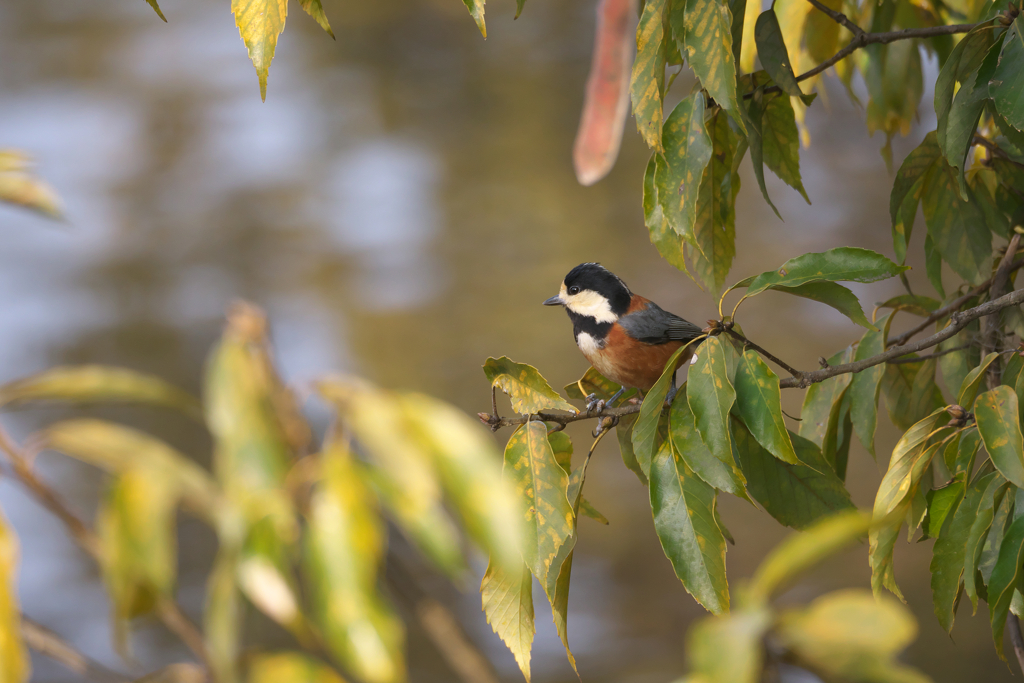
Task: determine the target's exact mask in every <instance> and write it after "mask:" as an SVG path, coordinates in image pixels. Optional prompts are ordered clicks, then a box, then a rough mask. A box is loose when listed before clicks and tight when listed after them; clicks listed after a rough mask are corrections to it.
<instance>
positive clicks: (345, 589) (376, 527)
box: [304, 438, 405, 683]
mask: <svg viewBox="0 0 1024 683" xmlns="http://www.w3.org/2000/svg"><path fill="white" fill-rule="evenodd" d="M321 467H322V474H321V479H320V481H319V482H318V484H317V486H316V488H315V489H314V490H313V493H312V496H311V498H310V503H309V529H308V533H307V534H306V536H305V541H306V547H305V558H304V575H305V576H306V577H308V585H309V597H310V604H311V606H312V608H313V609H312V611H313V616H314V618H315V619H316V621H317V623H318V624H319V627H320V630H321V633H322V635H323V639H324V642H325V643H326V646H327V649H328V650H329V651H330V652H331V654H332V655H333V656H334V657H336V658H337V659H338V661H339V662H341V663H342V664H343V665H344V666H345V668H346V669H347V670H349V671H351V672H352V673H353V674H355V675H356V676H358V677H359V678H360V679H362V680H364V681H367V682H368V683H392V682H394V681H400V680H403V679H404V678H405V662H404V657H403V645H404V642H403V641H404V634H403V628H402V622H401V620H399V619H398V617H397V616H396V615H395V614H394V612H393V611H392V609H391V607H390V605H389V604H388V603H387V601H386V600H385V599H384V597H383V596H382V595H381V594H380V592H379V591H378V589H377V584H378V581H379V580H380V578H381V576H380V571H381V562H382V560H383V553H384V548H385V545H384V544H385V543H386V540H385V529H384V526H383V523H382V521H381V519H380V516H379V513H378V510H377V506H376V500H375V498H374V496H373V492H372V491H371V490H370V488H369V486H368V485H367V483H366V481H365V478H364V476H363V475H362V473H361V472H360V469H359V467H358V465H357V463H356V461H355V459H354V458H353V456H352V454H351V453H350V452H349V450H348V448H347V447H346V444H345V442H344V441H343V440H342V439H341V438H332V439H330V440H329V441H328V442H327V443H326V444H325V445H324V452H323V454H322V455H321Z"/></svg>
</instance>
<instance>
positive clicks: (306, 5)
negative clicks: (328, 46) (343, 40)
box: [299, 0, 334, 38]
mask: <svg viewBox="0 0 1024 683" xmlns="http://www.w3.org/2000/svg"><path fill="white" fill-rule="evenodd" d="M299 4H300V5H302V9H303V10H304V11H305V12H306V14H308V15H309V16H311V17H313V20H314V21H316V23H318V24H320V28H322V29H323V30H325V31H327V34H328V35H329V36H330V37H331V38H334V31H332V30H331V25H330V23H329V22H328V21H327V15H326V14H324V7H323V5H322V4H321V3H320V0H299Z"/></svg>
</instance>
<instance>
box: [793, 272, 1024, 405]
mask: <svg viewBox="0 0 1024 683" xmlns="http://www.w3.org/2000/svg"><path fill="white" fill-rule="evenodd" d="M1022 301H1024V289H1018V290H1016V291H1014V292H1011V293H1010V294H1007V295H1005V296H1001V297H999V298H998V299H995V300H993V301H986V302H985V303H983V304H981V305H980V306H975V307H974V308H969V309H967V310H966V311H960V312H958V313H953V314H952V315H951V316H950V317H949V324H948V325H946V327H944V328H943V329H941V330H940V331H938V332H936V333H935V334H933V335H932V336H930V337H925V338H924V339H922V340H920V341H917V342H914V343H913V344H905V345H903V346H893V347H892V348H890V349H889V350H888V351H885V352H884V353H880V354H878V355H877V356H872V357H871V358H865V359H864V360H860V361H857V362H855V363H844V364H842V365H836V366H833V367H829V368H824V369H821V370H814V371H812V372H805V373H803V378H802V379H800V380H797V379H796V378H794V377H790V378H787V379H784V380H782V381H781V382H779V386H780V387H782V388H789V387H802V388H806V387H809V386H810V385H812V384H814V383H815V382H821V381H823V380H826V379H829V378H830V377H835V376H836V375H845V374H849V373H855V372H860V371H861V370H866V369H868V368H870V367H873V366H875V365H878V364H879V363H885V362H886V361H889V360H892V359H893V358H899V357H900V356H905V355H907V354H908V353H916V352H918V351H921V350H922V349H928V348H931V347H933V346H935V345H937V344H939V343H940V342H943V341H945V340H947V339H949V338H950V337H952V336H953V335H954V334H956V333H957V332H959V331H960V330H962V329H963V328H965V327H967V325H968V324H969V323H970V322H972V321H974V320H977V319H978V318H982V317H984V316H986V315H992V314H993V313H998V312H999V311H1001V310H1003V309H1004V308H1009V307H1010V306H1019V305H1020V303H1021V302H1022Z"/></svg>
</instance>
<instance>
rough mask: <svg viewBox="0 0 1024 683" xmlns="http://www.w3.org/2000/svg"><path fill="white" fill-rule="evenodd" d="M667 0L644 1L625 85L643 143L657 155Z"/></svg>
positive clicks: (663, 77)
mask: <svg viewBox="0 0 1024 683" xmlns="http://www.w3.org/2000/svg"><path fill="white" fill-rule="evenodd" d="M667 12H668V0H648V2H647V3H646V4H645V5H644V11H643V14H642V15H641V16H640V24H639V26H637V29H636V59H634V60H633V73H632V75H631V76H630V81H629V93H630V96H631V98H632V100H633V115H634V116H635V117H636V127H637V129H638V130H639V131H640V135H641V136H643V139H644V142H646V143H647V146H648V147H650V148H651V149H654V150H656V151H658V152H660V151H661V150H662V146H661V125H662V118H663V117H664V113H663V110H662V106H663V102H662V95H663V92H662V91H663V90H664V87H665V61H666V51H665V47H666V45H667V43H668V42H669V40H668V31H667V30H666V29H667V21H666V18H667V17H666V15H667Z"/></svg>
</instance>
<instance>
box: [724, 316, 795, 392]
mask: <svg viewBox="0 0 1024 683" xmlns="http://www.w3.org/2000/svg"><path fill="white" fill-rule="evenodd" d="M725 331H726V332H728V333H729V336H730V337H733V338H734V339H738V340H740V341H741V342H743V343H744V344H745V345H746V346H749V347H750V348H752V349H754V350H755V351H757V352H758V353H759V354H761V355H762V356H764V357H765V358H767V359H768V360H770V361H771V362H773V363H775V364H776V365H778V366H779V367H780V368H782V369H783V370H785V371H786V372H788V373H789V374H791V375H793V377H795V378H797V379H800V378H801V377H802V376H803V373H802V372H800V371H799V370H797V369H796V368H794V367H792V366H791V365H789V364H788V363H786V362H785V361H783V360H780V359H779V358H776V357H775V356H773V355H772V354H770V353H768V352H767V351H765V350H764V349H763V348H761V347H760V346H758V345H757V344H755V343H754V342H752V341H750V340H749V339H747V338H746V337H744V336H743V335H742V334H740V333H739V332H737V331H736V330H734V329H733V328H732V325H731V324H729V323H726V324H725Z"/></svg>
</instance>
